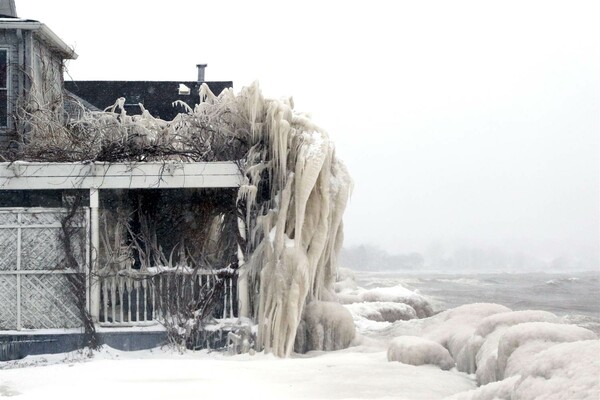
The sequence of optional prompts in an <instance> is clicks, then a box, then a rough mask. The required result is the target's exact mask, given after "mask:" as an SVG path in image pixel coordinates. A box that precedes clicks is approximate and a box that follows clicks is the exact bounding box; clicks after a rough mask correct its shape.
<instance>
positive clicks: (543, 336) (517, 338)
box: [496, 322, 597, 379]
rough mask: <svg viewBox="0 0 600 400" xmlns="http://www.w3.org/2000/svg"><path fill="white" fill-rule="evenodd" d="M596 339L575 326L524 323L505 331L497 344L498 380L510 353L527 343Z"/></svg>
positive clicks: (502, 373)
mask: <svg viewBox="0 0 600 400" xmlns="http://www.w3.org/2000/svg"><path fill="white" fill-rule="evenodd" d="M592 339H597V337H596V334H595V333H594V332H592V331H590V330H587V329H585V328H581V327H579V326H575V325H561V324H553V323H550V322H526V323H523V324H519V325H515V326H512V327H510V328H508V329H507V330H506V332H504V334H503V335H502V337H501V338H500V341H499V343H498V363H497V368H496V373H497V376H498V379H503V378H504V370H505V368H506V364H507V362H508V359H509V358H510V356H511V355H512V353H513V352H514V351H515V350H516V349H517V348H519V347H520V346H523V345H525V344H527V343H529V342H554V343H561V342H576V341H580V340H592Z"/></svg>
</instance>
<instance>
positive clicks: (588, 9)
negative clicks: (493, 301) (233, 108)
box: [16, 0, 600, 258]
mask: <svg viewBox="0 0 600 400" xmlns="http://www.w3.org/2000/svg"><path fill="white" fill-rule="evenodd" d="M16 3H17V11H18V13H19V16H20V17H23V18H32V19H37V20H40V21H42V22H44V23H46V24H47V25H48V26H49V27H50V28H51V29H52V30H54V31H55V32H56V33H57V34H58V35H59V36H61V37H62V38H63V39H64V40H65V42H67V43H68V44H71V45H73V46H74V47H75V50H76V51H77V53H78V54H79V59H78V60H76V61H72V62H70V63H69V65H68V68H69V73H70V75H71V77H72V78H73V79H81V80H84V79H106V80H111V79H115V80H116V79H125V80H145V79H147V80H193V79H195V76H196V72H195V64H196V63H200V62H206V63H208V64H209V66H208V69H207V79H208V80H233V81H234V85H235V86H236V88H237V89H239V88H240V87H242V86H245V85H248V84H250V83H251V82H252V81H254V80H259V81H260V83H261V86H262V88H263V91H264V92H265V94H266V95H267V96H270V97H280V96H290V95H291V96H293V97H294V100H295V103H296V109H297V110H299V111H307V112H311V113H312V115H313V118H314V119H315V120H316V121H317V122H318V123H319V124H320V125H322V126H323V127H324V128H325V129H327V130H328V132H329V133H330V136H331V137H332V138H333V140H334V141H335V142H336V144H337V148H338V154H339V156H340V157H341V158H342V159H344V160H345V161H346V163H347V165H348V167H349V169H350V171H351V173H352V175H353V177H354V179H355V184H356V188H355V192H354V195H353V198H352V201H351V204H350V205H349V208H348V211H347V214H346V218H345V221H346V242H347V244H348V245H353V244H359V243H371V244H376V245H379V246H380V247H382V248H384V249H386V250H388V251H390V252H407V251H412V250H417V251H423V250H424V249H426V248H427V246H428V245H429V244H430V243H432V242H434V241H439V242H441V243H443V244H444V246H447V247H453V246H458V245H478V246H496V247H500V248H507V249H511V250H514V249H523V250H526V251H529V252H531V253H533V254H536V255H538V256H542V257H547V258H552V257H555V256H558V255H561V254H563V253H564V254H566V253H571V255H575V256H577V255H579V254H586V255H587V256H593V255H595V256H597V255H598V246H599V242H600V238H599V229H600V227H599V204H600V203H599V201H600V200H599V186H600V176H599V174H600V172H599V171H600V164H599V151H600V144H599V126H600V123H599V82H598V76H599V70H600V62H599V60H600V55H599V49H600V45H599V38H600V31H599V24H598V15H600V13H599V11H600V7H599V6H598V2H596V1H561V2H555V1H501V2H498V1H496V2H488V1H472V2H465V1H440V2H438V1H419V2H415V1H413V2H401V1H378V0H372V1H361V2H357V1H325V0H320V1H308V0H304V1H295V2H292V1H241V0H240V1H222V0H219V1H191V0H190V1H185V0H171V1H168V2H162V1H133V0H128V1H123V0H119V1H116V0H103V1H81V0H77V1H76V0H54V1H47V0H44V1H42V0H16Z"/></svg>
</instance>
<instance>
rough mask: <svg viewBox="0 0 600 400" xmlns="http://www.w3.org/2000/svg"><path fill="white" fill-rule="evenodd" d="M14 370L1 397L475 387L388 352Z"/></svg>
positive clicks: (404, 393) (128, 355)
mask: <svg viewBox="0 0 600 400" xmlns="http://www.w3.org/2000/svg"><path fill="white" fill-rule="evenodd" d="M44 360H45V361H44ZM57 362H58V364H54V363H57ZM31 364H37V365H36V366H27V365H31ZM44 364H45V366H42V365H44ZM49 364H50V365H49ZM12 365H13V366H16V365H20V366H23V368H12V369H5V370H2V371H0V396H13V395H14V396H17V395H19V398H23V399H75V398H78V399H80V398H93V399H96V398H104V399H123V398H131V399H134V398H141V399H198V398H203V399H222V398H244V399H388V398H389V399H427V400H429V399H441V398H443V397H445V396H448V395H451V394H453V393H458V392H463V391H465V390H469V389H473V388H474V387H475V383H474V381H473V379H472V378H469V377H468V376H467V375H465V374H462V373H459V372H456V371H454V372H447V371H442V370H441V369H439V368H437V367H434V366H421V367H415V366H411V365H406V364H401V363H389V362H388V361H387V359H386V354H385V352H384V351H375V352H373V351H372V349H368V348H365V347H357V348H351V349H348V350H344V351H336V352H329V353H318V354H311V355H309V356H302V357H300V356H297V357H292V358H289V359H280V358H276V357H274V356H270V355H264V354H260V353H259V354H256V355H254V356H250V355H248V354H246V355H237V356H228V355H224V354H219V353H214V352H213V353H208V352H206V351H201V352H187V353H185V354H178V353H176V352H171V351H169V350H160V349H155V350H153V351H142V352H119V351H117V350H114V349H104V350H103V351H101V352H100V353H96V354H95V355H94V357H93V358H92V359H87V358H86V357H85V356H84V355H82V354H77V353H72V354H66V355H65V354H63V355H53V356H44V357H39V356H38V357H28V359H25V360H21V361H20V362H19V363H13V364H12Z"/></svg>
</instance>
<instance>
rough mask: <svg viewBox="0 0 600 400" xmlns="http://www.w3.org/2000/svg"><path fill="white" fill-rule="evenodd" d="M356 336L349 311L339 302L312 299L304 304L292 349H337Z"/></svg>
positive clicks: (303, 351)
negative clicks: (304, 307)
mask: <svg viewBox="0 0 600 400" xmlns="http://www.w3.org/2000/svg"><path fill="white" fill-rule="evenodd" d="M355 336H356V327H355V326H354V321H353V320H352V315H350V312H349V311H348V310H347V309H346V308H345V307H344V306H342V305H341V304H339V303H335V302H329V301H313V302H311V303H309V304H308V305H307V306H306V309H305V310H304V314H303V316H302V320H301V321H300V324H299V326H298V330H297V333H296V342H295V345H294V350H295V351H296V352H298V353H306V352H308V351H311V350H326V351H330V350H339V349H344V348H346V347H348V346H349V345H350V344H351V343H352V340H353V339H354V337H355Z"/></svg>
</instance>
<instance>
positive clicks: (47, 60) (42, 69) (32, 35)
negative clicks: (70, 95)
mask: <svg viewBox="0 0 600 400" xmlns="http://www.w3.org/2000/svg"><path fill="white" fill-rule="evenodd" d="M75 58H77V54H75V52H74V51H73V49H72V48H71V47H69V46H67V44H65V42H63V41H62V40H61V39H60V38H59V37H58V36H56V34H55V33H54V32H52V31H51V30H50V29H49V28H48V27H47V26H46V25H44V24H43V23H41V22H39V21H34V20H30V19H22V18H19V17H18V16H17V11H16V7H15V2H14V0H0V155H1V154H2V152H3V151H4V150H5V149H6V148H8V147H9V146H10V145H11V143H15V141H17V140H18V139H19V133H23V132H24V126H22V125H21V123H20V122H21V117H22V113H21V110H23V109H26V110H28V112H32V111H33V112H35V110H36V109H41V108H43V109H45V110H50V111H52V110H56V109H58V108H59V107H62V102H63V100H62V98H63V95H62V93H63V70H64V61H65V60H68V59H75Z"/></svg>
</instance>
